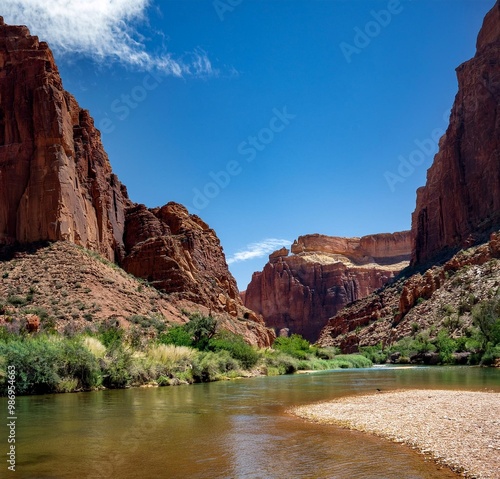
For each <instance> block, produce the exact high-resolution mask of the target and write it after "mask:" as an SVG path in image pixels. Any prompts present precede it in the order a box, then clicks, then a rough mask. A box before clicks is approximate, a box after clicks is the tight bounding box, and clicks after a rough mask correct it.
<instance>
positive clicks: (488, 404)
mask: <svg viewBox="0 0 500 479" xmlns="http://www.w3.org/2000/svg"><path fill="white" fill-rule="evenodd" d="M290 412H291V413H293V414H295V415H297V416H300V417H302V418H304V419H307V420H310V421H314V422H322V423H328V424H336V425H339V426H342V427H346V428H349V429H356V430H358V431H363V432H369V433H372V434H376V435H378V436H381V437H384V438H387V439H390V440H392V441H395V442H403V443H406V444H408V445H410V446H411V447H413V448H415V449H417V450H419V451H420V452H422V453H424V454H426V455H429V456H432V457H433V458H434V459H435V460H436V461H438V462H439V463H440V464H446V465H447V466H449V467H450V468H451V469H453V470H454V471H457V472H460V473H462V474H463V475H464V476H466V477H468V478H477V479H500V393H488V392H468V391H436V390H405V391H395V392H388V393H378V394H372V395H367V396H354V397H347V398H341V399H339V400H335V401H331V402H326V403H320V404H313V405H310V406H301V407H298V408H294V409H292V410H291V411H290Z"/></svg>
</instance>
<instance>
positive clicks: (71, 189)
mask: <svg viewBox="0 0 500 479" xmlns="http://www.w3.org/2000/svg"><path fill="white" fill-rule="evenodd" d="M0 172H1V174H0V245H5V244H10V243H14V242H16V241H18V242H21V243H29V242H34V241H39V240H51V241H58V240H67V241H71V242H73V243H76V244H79V245H82V246H84V247H86V248H89V249H92V250H95V251H98V252H99V253H101V254H102V255H103V256H105V257H106V258H108V259H110V260H111V261H114V260H115V258H116V259H119V258H121V257H122V256H123V253H124V251H123V241H122V237H123V229H124V226H125V208H126V206H127V205H128V204H129V200H128V198H127V192H126V190H125V188H124V187H123V186H122V185H121V184H120V182H119V181H118V179H117V178H116V176H115V175H114V174H113V173H112V171H111V167H110V164H109V161H108V157H107V155H106V153H105V152H104V149H103V147H102V144H101V140H100V134H99V132H98V130H96V129H95V127H94V124H93V120H92V118H91V117H90V115H89V113H88V111H86V110H83V109H81V108H80V107H79V106H78V103H77V102H76V100H75V99H74V97H73V96H72V95H70V94H69V93H68V92H66V91H64V89H63V87H62V82H61V78H60V76H59V72H58V70H57V66H56V65H55V63H54V58H53V56H52V53H51V51H50V50H49V47H48V46H47V44H46V43H44V42H39V41H38V38H37V37H33V36H30V34H29V31H28V29H27V28H26V27H17V26H7V25H4V22H3V19H1V18H0Z"/></svg>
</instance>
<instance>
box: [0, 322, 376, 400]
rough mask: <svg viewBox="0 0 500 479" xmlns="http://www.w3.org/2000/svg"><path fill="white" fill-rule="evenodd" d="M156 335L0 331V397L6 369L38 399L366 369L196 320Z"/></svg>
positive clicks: (304, 345) (307, 347) (331, 354)
mask: <svg viewBox="0 0 500 479" xmlns="http://www.w3.org/2000/svg"><path fill="white" fill-rule="evenodd" d="M145 322H147V323H148V324H144V323H145ZM151 322H152V323H154V324H150V323H151ZM131 323H134V324H138V325H140V326H139V327H142V328H144V327H147V328H150V327H153V326H157V324H156V322H155V321H154V320H152V319H151V318H149V319H148V318H141V317H138V318H135V321H134V320H132V321H131ZM157 332H158V334H157V336H156V337H155V338H154V339H151V340H146V339H145V338H144V336H143V335H141V334H139V332H138V328H137V327H133V328H130V329H129V330H127V331H126V330H124V329H122V328H120V327H117V326H116V324H113V323H106V324H103V325H101V327H100V328H99V330H98V331H97V332H90V331H89V332H87V333H78V334H75V335H72V336H69V335H61V334H58V333H57V332H55V331H46V332H39V333H29V332H28V331H27V330H20V331H16V332H12V331H9V330H8V329H7V328H5V327H3V328H0V394H5V393H6V389H7V384H6V376H7V375H6V370H7V365H13V366H15V369H16V391H17V393H18V394H44V393H54V392H73V391H84V390H92V389H99V388H125V387H130V386H142V385H158V386H167V385H179V384H191V383H197V382H208V381H217V380H221V379H232V378H237V377H245V376H255V375H280V374H290V373H294V372H296V371H298V370H321V369H335V368H349V367H369V366H371V364H372V363H371V361H370V360H369V359H367V358H365V357H364V356H360V355H341V354H338V351H337V350H335V349H334V348H316V347H314V346H312V345H311V344H310V343H309V342H307V341H306V340H305V339H303V338H302V337H300V336H298V335H293V336H291V337H290V338H278V339H277V340H276V342H275V344H274V347H273V348H268V349H257V348H255V347H252V346H250V345H249V344H247V343H246V342H245V341H244V340H243V339H242V338H241V337H240V336H237V335H235V334H233V333H230V332H228V331H225V330H222V329H219V327H218V322H217V320H216V319H214V318H212V317H210V316H204V315H202V314H199V313H195V314H192V315H191V316H190V318H189V321H188V322H187V323H186V324H184V325H176V326H171V327H169V328H167V329H165V328H164V327H161V328H159V330H158V331H157Z"/></svg>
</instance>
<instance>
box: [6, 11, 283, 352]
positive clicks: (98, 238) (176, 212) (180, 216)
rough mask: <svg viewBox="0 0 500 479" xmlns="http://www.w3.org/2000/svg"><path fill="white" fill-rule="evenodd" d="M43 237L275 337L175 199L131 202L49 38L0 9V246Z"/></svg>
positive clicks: (212, 242) (212, 239)
mask: <svg viewBox="0 0 500 479" xmlns="http://www.w3.org/2000/svg"><path fill="white" fill-rule="evenodd" d="M41 241H67V242H70V243H74V244H76V245H79V246H83V247H85V248H87V249H89V250H92V251H96V252H98V253H100V254H101V255H102V256H103V257H105V258H106V259H108V260H110V261H112V262H116V263H118V264H120V265H121V266H122V267H123V268H124V269H125V270H126V271H127V272H129V273H131V274H133V275H135V276H137V277H139V278H143V279H145V280H148V281H149V282H151V283H152V284H153V285H154V286H155V287H157V288H158V289H159V290H161V291H163V292H165V293H168V295H169V298H170V301H171V302H176V304H179V305H184V304H185V305H186V306H187V309H188V310H193V305H198V307H199V309H200V310H203V311H205V312H206V313H207V314H217V315H219V316H220V320H221V324H224V325H225V327H226V329H230V330H233V331H238V332H241V330H242V327H243V326H242V325H241V324H239V323H238V324H236V323H235V322H234V321H235V320H236V318H240V321H243V322H244V323H245V324H246V326H244V327H243V330H244V332H245V334H244V336H245V338H247V339H248V340H249V342H252V343H255V344H259V345H261V346H268V345H270V344H271V343H272V340H273V337H274V333H273V332H272V331H269V330H267V329H266V328H265V326H264V323H263V320H262V318H261V317H259V316H258V315H256V314H255V313H254V312H252V311H250V310H248V309H247V308H245V307H244V306H243V303H242V301H241V299H240V297H239V293H238V289H237V286H236V282H235V280H234V278H233V277H232V275H231V274H230V272H229V270H228V267H227V264H226V260H225V256H224V253H223V250H222V247H221V245H220V242H219V239H218V238H217V235H216V234H215V232H214V231H213V230H212V229H210V228H209V227H208V225H207V224H206V223H204V222H203V221H202V220H201V219H200V218H198V217H197V216H195V215H190V214H189V213H188V211H187V210H186V208H184V207H183V206H182V205H178V204H175V203H168V204H167V205H165V206H163V207H161V208H153V209H148V208H146V207H145V206H144V205H137V204H134V203H132V201H130V199H129V198H128V195H127V191H126V189H125V187H124V186H123V185H122V184H121V183H120V181H119V180H118V178H117V177H116V175H114V174H113V172H112V170H111V166H110V163H109V160H108V157H107V155H106V153H105V151H104V148H103V146H102V143H101V137H100V133H99V131H98V130H97V129H96V128H95V127H94V122H93V120H92V118H91V117H90V114H89V112H88V111H86V110H83V109H82V108H80V106H79V105H78V103H77V101H76V100H75V98H74V97H73V96H72V95H70V94H69V93H68V92H66V91H65V90H64V89H63V85H62V81H61V78H60V75H59V72H58V70H57V66H56V64H55V62H54V58H53V56H52V53H51V51H50V49H49V47H48V45H47V44H46V43H44V42H40V41H39V40H38V38H37V37H35V36H31V35H30V33H29V31H28V29H27V28H26V27H19V26H8V25H5V24H4V22H3V19H2V18H1V17H0V250H1V249H5V248H6V247H10V246H11V245H15V244H29V243H34V242H41ZM242 324H243V323H242ZM236 326H237V327H236Z"/></svg>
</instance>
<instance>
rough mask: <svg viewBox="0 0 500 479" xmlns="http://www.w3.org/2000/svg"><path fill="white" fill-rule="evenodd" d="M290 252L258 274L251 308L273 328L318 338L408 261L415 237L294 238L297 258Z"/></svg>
mask: <svg viewBox="0 0 500 479" xmlns="http://www.w3.org/2000/svg"><path fill="white" fill-rule="evenodd" d="M288 253H289V252H288V250H287V249H286V248H283V249H281V250H278V251H276V252H274V253H273V254H271V255H270V257H269V263H267V264H266V266H265V267H264V270H263V271H262V272H258V273H254V274H253V276H252V281H251V282H250V284H249V285H248V288H247V290H246V292H245V295H244V298H245V306H246V307H248V308H250V309H252V310H254V311H256V312H258V313H259V314H262V315H263V316H264V319H265V322H266V325H267V326H269V327H273V328H275V329H276V330H280V329H283V328H288V329H289V332H290V334H293V333H297V334H301V335H302V336H304V337H305V338H307V339H308V340H310V341H316V340H317V339H318V336H319V333H320V331H321V329H322V328H323V327H324V326H325V324H326V322H327V321H328V318H330V317H332V316H333V315H335V314H336V313H337V312H338V311H339V310H340V309H341V308H342V307H343V306H345V305H346V304H348V303H350V302H352V301H355V300H357V299H359V298H363V297H365V296H367V295H368V294H370V293H371V292H373V291H374V290H376V289H378V288H380V287H382V286H383V285H384V284H386V283H387V282H388V281H389V280H390V279H391V278H393V277H394V275H396V274H397V273H398V272H399V271H401V269H403V268H404V267H405V266H407V265H408V261H409V259H410V253H411V235H410V232H409V231H405V232H401V233H394V234H380V235H370V236H365V237H363V238H339V237H329V236H323V235H307V236H301V237H299V239H298V240H296V241H295V242H294V244H293V245H292V253H293V255H292V256H288Z"/></svg>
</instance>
